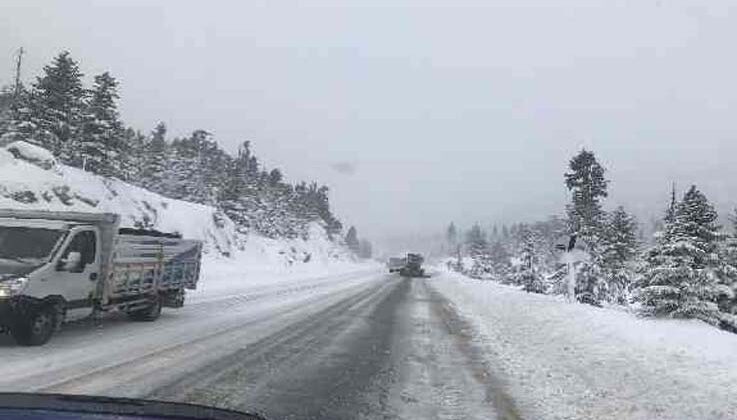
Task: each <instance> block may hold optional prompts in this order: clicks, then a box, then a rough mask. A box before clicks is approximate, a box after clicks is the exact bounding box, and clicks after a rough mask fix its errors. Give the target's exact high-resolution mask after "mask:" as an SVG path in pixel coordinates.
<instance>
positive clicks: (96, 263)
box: [0, 209, 202, 345]
mask: <svg viewBox="0 0 737 420" xmlns="http://www.w3.org/2000/svg"><path fill="white" fill-rule="evenodd" d="M119 223H120V217H119V216H118V215H116V214H111V213H77V212H52V211H37V210H15V209H0V327H2V329H3V330H5V331H9V332H10V333H11V335H12V336H13V337H14V338H15V340H16V342H18V343H19V344H21V345H42V344H44V343H46V342H47V341H48V340H49V339H50V338H51V336H52V335H53V334H54V332H55V331H57V330H58V329H59V328H60V327H61V325H62V324H63V323H64V322H65V321H73V320H77V319H80V318H84V317H88V316H90V315H92V314H95V313H97V314H99V313H102V312H108V311H122V312H124V313H126V314H127V315H128V316H129V317H130V318H131V319H132V320H135V321H153V320H155V319H157V318H158V317H159V315H160V314H161V308H162V307H172V308H178V307H181V306H182V305H183V304H184V291H185V289H195V287H196V286H197V280H198V278H199V273H200V258H201V254H202V243H201V242H200V241H196V240H185V239H182V238H181V237H180V236H179V235H175V234H165V233H161V232H156V231H152V230H139V229H120V228H119Z"/></svg>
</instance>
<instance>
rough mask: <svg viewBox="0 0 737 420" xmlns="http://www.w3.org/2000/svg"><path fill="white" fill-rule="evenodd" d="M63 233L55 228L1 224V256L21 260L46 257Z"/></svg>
mask: <svg viewBox="0 0 737 420" xmlns="http://www.w3.org/2000/svg"><path fill="white" fill-rule="evenodd" d="M62 234H63V232H62V231H60V230H53V229H44V228H30V227H22V226H0V258H2V259H10V260H20V261H23V260H41V259H46V258H48V256H49V254H51V251H52V250H53V249H54V245H56V243H57V241H58V240H59V238H61V235H62Z"/></svg>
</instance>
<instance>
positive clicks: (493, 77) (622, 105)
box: [0, 0, 737, 238]
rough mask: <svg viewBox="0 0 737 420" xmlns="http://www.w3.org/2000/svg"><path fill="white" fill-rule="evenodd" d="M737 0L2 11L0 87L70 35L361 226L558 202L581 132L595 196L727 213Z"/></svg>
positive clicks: (165, 4) (531, 209) (74, 5)
mask: <svg viewBox="0 0 737 420" xmlns="http://www.w3.org/2000/svg"><path fill="white" fill-rule="evenodd" d="M735 40H737V2H723V1H713V0H710V1H708V2H707V1H693V2H680V1H670V0H669V1H665V0H663V1H645V0H634V1H630V2H624V1H614V0H611V1H601V2H599V1H578V2H567V1H553V0H550V1H540V2H523V1H508V2H495V1H490V0H489V1H478V2H466V3H462V2H459V1H446V2H430V1H412V2H405V1H396V0H392V1H335V2H286V1H283V2H280V1H268V2H257V1H254V0H248V1H231V2H226V1H215V0H210V1H175V0H171V1H152V0H145V1H144V0H142V1H130V0H125V1H98V2H89V1H46V2H40V1H31V0H3V1H2V3H0V83H8V82H9V81H10V79H11V73H12V71H11V69H12V61H13V55H14V52H15V50H16V49H17V48H18V47H19V46H23V47H24V48H25V49H26V51H27V54H26V56H25V58H26V60H25V63H24V64H25V66H24V69H23V70H24V77H25V79H26V80H30V79H31V77H32V76H34V75H36V74H37V73H38V71H39V70H40V68H41V67H42V65H43V64H45V63H47V62H48V61H50V60H51V59H52V58H53V56H54V55H55V54H57V53H58V52H59V51H60V50H62V49H68V50H69V51H70V52H71V53H72V55H73V57H74V58H76V59H77V60H78V61H79V62H80V63H81V66H82V68H83V70H84V72H85V73H86V74H87V75H92V74H95V73H99V72H102V71H105V70H109V71H110V72H111V73H112V74H113V75H114V76H116V77H117V78H118V79H119V80H120V82H121V95H122V100H121V111H122V115H123V118H124V120H125V121H126V122H127V123H128V124H130V125H132V126H134V127H136V128H139V129H142V130H145V131H149V130H150V128H151V127H153V126H154V124H155V123H156V122H157V121H159V120H161V121H164V122H166V124H167V125H168V126H169V127H170V130H171V131H172V132H173V134H186V133H188V132H190V131H192V130H193V129H197V128H204V129H207V130H209V131H211V132H213V133H214V134H215V137H216V139H217V140H218V141H219V142H220V143H221V144H222V145H224V146H225V147H226V148H228V149H230V150H235V147H236V145H237V143H238V142H240V141H242V140H246V139H248V140H251V141H252V142H253V144H254V147H255V150H256V153H257V154H258V155H259V156H261V157H262V158H263V159H264V160H265V161H266V162H267V164H269V165H270V166H279V167H281V168H283V169H285V171H286V174H287V176H288V178H290V179H292V180H296V179H316V180H318V181H320V182H323V183H326V184H328V185H329V186H330V187H331V189H332V197H331V198H332V202H333V204H334V206H335V208H336V210H337V212H338V213H339V216H340V217H341V218H342V219H343V220H345V221H346V222H348V223H355V224H356V225H357V226H358V229H359V233H361V232H363V233H365V234H367V235H368V236H371V237H374V238H377V237H381V236H384V235H386V234H387V233H388V232H391V231H396V230H400V231H419V230H422V229H442V228H443V226H444V225H446V224H447V223H448V222H449V221H451V220H455V221H456V222H457V223H460V224H462V225H468V224H470V223H472V222H473V221H477V220H478V221H481V222H484V223H489V222H493V221H499V222H505V221H506V222H510V221H517V220H523V221H524V220H534V219H538V218H542V217H545V216H547V215H548V214H551V213H560V212H561V211H562V207H563V205H564V203H565V201H566V199H567V197H566V191H565V188H564V185H563V178H562V173H563V172H564V170H565V167H566V164H567V161H568V159H569V158H570V156H572V155H573V154H574V153H575V152H576V151H577V150H578V149H580V148H581V147H582V146H585V147H587V148H591V149H593V150H594V151H595V152H596V153H597V155H598V156H599V158H600V159H601V160H602V161H603V163H604V164H605V166H606V167H607V168H608V169H609V171H608V176H609V178H610V179H611V180H612V183H611V189H610V199H609V200H608V204H607V205H608V206H614V205H618V204H623V205H625V206H626V207H628V208H630V209H632V210H633V211H635V212H636V213H638V214H639V215H641V216H644V215H648V214H649V212H655V211H660V209H661V208H662V207H663V206H664V204H665V201H666V200H667V195H668V190H669V188H670V187H669V186H670V183H671V181H675V182H677V183H678V185H679V186H682V187H683V188H685V187H686V186H687V185H688V184H691V183H696V184H698V185H699V186H700V187H702V189H703V190H704V191H705V192H706V194H707V195H708V196H709V197H710V198H713V199H714V200H715V201H716V202H717V203H718V205H719V206H720V207H721V208H724V209H727V208H732V207H734V206H736V205H737V194H734V193H735V192H737V115H735V110H736V109H737V108H736V107H735V105H737V102H736V101H737V58H736V57H737V55H736V53H735V48H737V47H736V46H735Z"/></svg>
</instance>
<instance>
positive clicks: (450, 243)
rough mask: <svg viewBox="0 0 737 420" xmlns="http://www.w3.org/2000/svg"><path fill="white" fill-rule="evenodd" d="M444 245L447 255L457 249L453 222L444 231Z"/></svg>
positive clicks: (456, 231) (456, 232)
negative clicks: (446, 248)
mask: <svg viewBox="0 0 737 420" xmlns="http://www.w3.org/2000/svg"><path fill="white" fill-rule="evenodd" d="M445 243H446V246H447V247H448V253H449V254H453V253H455V252H456V248H457V247H458V229H457V228H456V225H455V223H453V222H450V225H448V229H447V230H446V231H445Z"/></svg>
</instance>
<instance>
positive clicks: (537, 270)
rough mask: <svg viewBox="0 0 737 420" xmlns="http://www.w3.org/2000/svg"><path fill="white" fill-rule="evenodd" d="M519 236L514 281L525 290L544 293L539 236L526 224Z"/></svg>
mask: <svg viewBox="0 0 737 420" xmlns="http://www.w3.org/2000/svg"><path fill="white" fill-rule="evenodd" d="M520 236H521V237H522V247H521V248H520V252H519V256H518V258H519V261H520V266H519V267H518V270H517V273H516V274H515V276H514V281H515V283H516V284H518V285H521V286H522V288H523V289H524V290H525V291H527V292H533V293H545V291H546V286H545V281H544V278H543V275H542V273H541V267H540V265H541V261H540V256H539V254H538V249H539V237H538V235H537V233H536V232H535V231H534V230H532V229H530V228H529V227H527V226H524V227H522V229H521V232H520Z"/></svg>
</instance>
